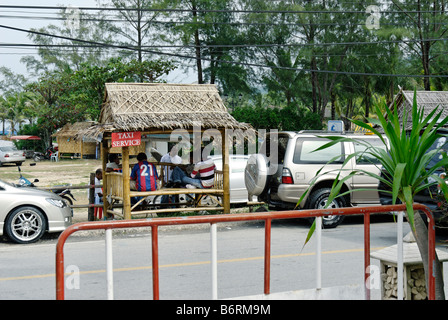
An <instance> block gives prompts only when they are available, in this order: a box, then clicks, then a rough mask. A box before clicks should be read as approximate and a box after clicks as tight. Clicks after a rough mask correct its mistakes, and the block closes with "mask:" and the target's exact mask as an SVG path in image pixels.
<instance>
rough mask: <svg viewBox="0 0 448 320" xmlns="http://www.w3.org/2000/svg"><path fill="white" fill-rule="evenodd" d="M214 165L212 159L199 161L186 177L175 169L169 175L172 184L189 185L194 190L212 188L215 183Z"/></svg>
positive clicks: (181, 171) (182, 172)
mask: <svg viewBox="0 0 448 320" xmlns="http://www.w3.org/2000/svg"><path fill="white" fill-rule="evenodd" d="M215 169H216V167H215V163H214V162H213V160H212V159H207V160H204V161H199V162H198V163H196V164H195V165H194V168H193V171H192V172H191V174H190V176H188V175H187V174H186V173H185V171H183V170H182V169H181V168H179V167H176V168H174V170H173V173H172V174H171V180H172V181H173V182H174V183H182V184H184V185H187V187H188V185H191V186H193V187H196V188H200V189H204V188H205V189H206V188H212V187H213V186H214V183H215Z"/></svg>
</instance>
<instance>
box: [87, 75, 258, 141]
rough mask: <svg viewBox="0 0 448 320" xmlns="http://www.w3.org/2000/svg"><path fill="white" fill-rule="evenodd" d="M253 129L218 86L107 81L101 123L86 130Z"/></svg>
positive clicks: (97, 133)
mask: <svg viewBox="0 0 448 320" xmlns="http://www.w3.org/2000/svg"><path fill="white" fill-rule="evenodd" d="M194 125H200V126H201V127H202V128H203V129H209V128H231V129H249V128H250V126H249V125H247V124H244V123H240V122H238V121H236V120H235V119H234V118H233V117H232V116H231V115H230V114H229V113H228V111H227V108H226V106H225V105H224V103H223V101H222V99H221V97H220V96H219V92H218V90H217V89H216V86H215V85H206V84H203V85H187V84H165V83H107V84H106V92H105V101H104V104H103V107H102V109H101V115H100V119H99V124H98V125H97V126H95V127H92V128H90V129H89V130H86V131H85V132H84V134H85V135H90V136H94V137H98V136H100V135H101V134H102V133H104V132H114V131H151V130H166V131H170V130H174V129H189V128H192V127H193V126H194Z"/></svg>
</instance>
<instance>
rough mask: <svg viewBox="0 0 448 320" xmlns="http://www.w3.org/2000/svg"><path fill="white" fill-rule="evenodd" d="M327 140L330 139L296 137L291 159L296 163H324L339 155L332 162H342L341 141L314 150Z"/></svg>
mask: <svg viewBox="0 0 448 320" xmlns="http://www.w3.org/2000/svg"><path fill="white" fill-rule="evenodd" d="M328 142H330V140H325V139H320V138H307V139H297V141H296V148H295V150H294V158H293V160H292V161H293V162H294V163H296V164H301V163H307V164H310V163H316V164H326V163H328V162H329V161H330V160H332V159H334V158H335V157H338V156H339V157H340V158H339V159H337V160H336V161H333V162H332V163H342V162H344V146H343V144H342V143H337V144H335V145H333V146H331V147H328V148H325V149H324V150H319V151H314V150H316V149H317V148H319V147H321V146H323V145H324V144H326V143H328ZM313 151H314V152H313Z"/></svg>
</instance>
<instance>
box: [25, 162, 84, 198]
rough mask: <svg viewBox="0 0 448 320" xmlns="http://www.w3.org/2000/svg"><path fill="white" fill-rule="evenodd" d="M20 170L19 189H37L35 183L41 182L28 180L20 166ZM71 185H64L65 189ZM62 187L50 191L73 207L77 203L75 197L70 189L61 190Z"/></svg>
mask: <svg viewBox="0 0 448 320" xmlns="http://www.w3.org/2000/svg"><path fill="white" fill-rule="evenodd" d="M35 165H36V164H35V163H31V164H30V166H35ZM18 169H19V183H18V184H17V186H19V187H36V185H35V183H37V182H39V179H34V181H33V182H31V181H30V180H28V179H27V178H25V177H24V176H23V175H22V169H20V166H18ZM66 186H69V185H64V187H66ZM59 187H60V186H55V188H54V189H51V190H50V191H51V192H53V193H55V194H57V195H58V196H60V197H61V198H63V199H64V200H66V201H67V202H68V203H69V204H70V205H73V201H76V199H75V197H74V196H73V194H72V193H71V191H70V189H68V188H65V189H64V188H59Z"/></svg>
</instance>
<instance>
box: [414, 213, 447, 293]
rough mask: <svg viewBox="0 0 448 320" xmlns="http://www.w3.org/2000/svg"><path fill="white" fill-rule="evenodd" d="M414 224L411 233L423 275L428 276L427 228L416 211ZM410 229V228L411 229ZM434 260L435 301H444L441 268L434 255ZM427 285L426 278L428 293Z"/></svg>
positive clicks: (427, 287)
mask: <svg viewBox="0 0 448 320" xmlns="http://www.w3.org/2000/svg"><path fill="white" fill-rule="evenodd" d="M414 224H415V230H412V233H413V235H414V237H415V240H416V242H417V246H418V249H419V251H420V255H421V258H422V262H423V267H424V269H425V274H426V275H428V257H429V252H428V228H427V226H426V224H425V222H424V221H423V219H422V217H421V215H420V212H419V211H416V212H415V214H414ZM411 229H412V228H411ZM435 257H436V260H435V265H434V274H435V278H436V296H435V298H436V300H445V291H444V288H443V286H444V284H443V274H442V268H441V263H440V261H439V258H438V257H437V253H436V256H435ZM428 289H429V285H428V277H427V276H426V290H427V292H428Z"/></svg>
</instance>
